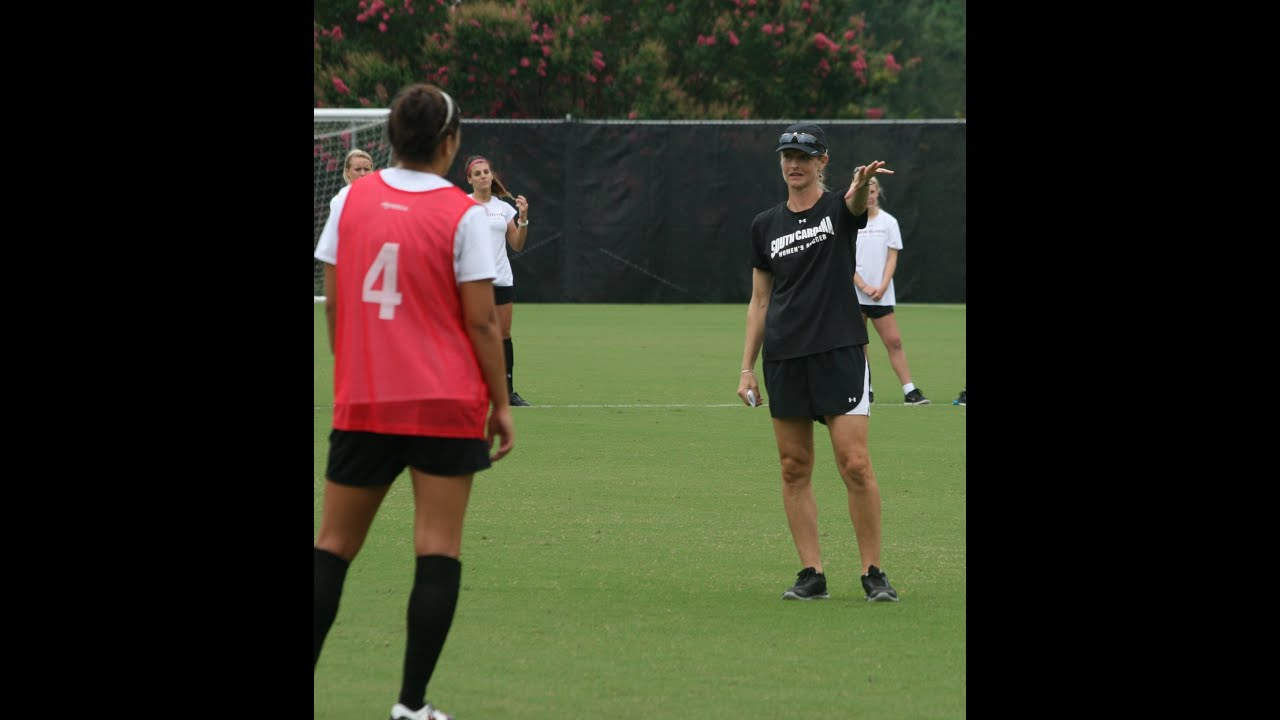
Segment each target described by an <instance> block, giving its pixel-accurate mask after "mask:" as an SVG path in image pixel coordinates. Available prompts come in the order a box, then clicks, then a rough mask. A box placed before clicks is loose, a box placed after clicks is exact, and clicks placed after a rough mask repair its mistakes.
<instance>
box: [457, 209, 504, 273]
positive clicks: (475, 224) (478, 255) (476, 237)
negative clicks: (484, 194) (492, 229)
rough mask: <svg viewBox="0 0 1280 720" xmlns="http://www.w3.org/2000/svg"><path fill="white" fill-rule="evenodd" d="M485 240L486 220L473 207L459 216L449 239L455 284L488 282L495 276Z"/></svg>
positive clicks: (480, 210) (496, 271)
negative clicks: (451, 237) (450, 239)
mask: <svg viewBox="0 0 1280 720" xmlns="http://www.w3.org/2000/svg"><path fill="white" fill-rule="evenodd" d="M491 243H492V241H491V240H490V239H489V217H488V216H487V215H485V212H484V207H483V206H480V205H474V206H472V207H470V208H468V209H467V211H466V212H465V213H463V214H462V220H460V221H458V230H457V232H456V233H455V234H454V236H453V272H454V275H456V276H457V278H458V282H460V283H464V282H470V281H472V280H492V279H494V278H496V277H497V276H498V269H497V267H496V266H495V265H494V262H493V248H492V246H491Z"/></svg>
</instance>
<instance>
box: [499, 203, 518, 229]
mask: <svg viewBox="0 0 1280 720" xmlns="http://www.w3.org/2000/svg"><path fill="white" fill-rule="evenodd" d="M519 214H520V211H518V210H516V209H515V208H513V207H511V204H510V203H507V202H503V203H502V217H503V218H504V219H505V220H506V221H507V222H511V221H512V220H514V219H515V216H516V215H519ZM503 231H504V232H505V231H506V228H505V227H504V228H503Z"/></svg>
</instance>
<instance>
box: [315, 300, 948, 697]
mask: <svg viewBox="0 0 1280 720" xmlns="http://www.w3.org/2000/svg"><path fill="white" fill-rule="evenodd" d="M897 315H898V322H899V325H900V327H901V330H902V335H903V341H904V344H905V347H906V351H907V356H908V359H909V360H910V364H911V370H912V375H913V379H914V381H915V383H916V385H918V386H919V387H920V388H921V389H922V390H923V392H924V393H925V394H926V395H927V396H928V397H929V398H930V399H931V400H932V401H933V404H932V405H928V406H923V407H911V406H905V405H903V404H902V392H901V388H900V387H899V386H898V383H897V381H896V379H895V378H894V377H893V372H892V370H891V369H890V368H889V363H888V357H887V355H886V353H885V350H884V346H883V345H882V344H880V341H879V338H878V336H876V335H875V331H874V330H871V346H870V347H871V352H870V359H871V366H872V378H873V384H874V387H875V390H876V398H877V401H878V402H877V403H876V404H875V405H874V406H873V409H872V414H871V456H872V461H873V463H874V465H875V468H876V474H877V476H878V479H879V482H880V488H881V493H882V496H883V506H884V517H883V525H884V551H883V555H882V558H883V567H884V569H885V571H886V572H887V573H888V575H889V579H890V581H891V582H892V583H893V585H894V587H896V588H897V589H898V592H899V594H900V596H901V602H899V603H896V604H892V603H875V604H872V603H867V602H865V600H864V598H863V593H862V589H861V587H860V586H859V583H858V572H859V569H860V568H859V565H858V558H857V549H856V545H855V540H854V534H853V528H852V526H851V525H850V523H849V516H848V512H847V506H846V501H845V491H844V487H843V484H842V482H841V481H840V478H839V476H838V474H837V473H836V471H835V466H834V461H833V458H832V453H831V449H830V443H829V441H828V437H827V434H826V431H825V428H824V427H823V426H821V425H816V426H815V445H816V449H817V453H816V454H817V464H816V468H815V471H814V486H815V491H816V493H817V498H818V509H819V530H820V533H821V536H822V543H823V547H822V549H823V561H824V564H825V565H826V573H827V580H828V585H829V590H830V593H831V599H830V600H827V601H813V602H808V603H800V602H784V601H782V600H781V599H780V598H781V595H782V592H783V590H785V589H786V588H787V587H788V586H789V585H790V584H791V583H792V582H793V581H794V580H795V574H796V572H798V571H799V570H800V567H799V561H798V558H797V555H796V551H795V547H794V546H793V545H792V542H791V536H790V533H789V532H788V531H787V523H786V517H785V515H784V513H783V509H782V499H781V490H780V483H781V480H780V475H779V469H778V461H777V451H776V446H775V445H774V441H773V434H772V430H771V427H770V421H769V414H768V410H767V409H766V408H748V407H745V406H744V405H742V403H741V401H740V400H738V398H737V395H736V394H735V391H736V390H737V385H738V375H739V373H738V371H739V369H740V365H739V363H740V360H741V356H742V341H743V326H744V322H745V318H746V306H745V304H743V305H551V304H547V305H541V304H526V305H522V304H519V303H517V304H516V310H515V321H514V333H513V335H514V338H515V348H516V367H515V381H516V389H517V390H519V391H520V394H521V395H522V396H524V397H525V399H527V400H529V401H530V402H531V403H533V404H534V407H529V408H515V409H514V410H513V414H514V416H515V421H516V448H515V450H514V451H513V453H512V454H511V455H510V456H508V457H507V458H505V459H503V460H501V461H499V462H498V463H496V464H495V465H494V467H493V468H492V469H490V470H487V471H484V472H482V473H479V474H478V475H477V477H476V484H475V487H474V490H473V492H472V499H471V505H470V508H469V510H468V514H467V524H466V530H465V537H464V539H463V552H462V563H463V573H462V590H461V594H460V597H459V601H458V610H457V615H456V616H455V619H454V623H453V629H452V631H451V633H450V635H449V639H448V642H447V643H446V645H445V648H444V653H443V655H442V656H441V659H440V664H439V666H438V667H437V669H436V672H435V676H434V677H433V678H432V681H431V684H430V686H429V687H428V693H427V695H428V698H429V699H431V701H432V702H434V703H436V704H437V705H438V706H440V707H441V708H442V709H444V710H445V711H447V712H449V713H451V714H455V715H456V716H458V717H459V718H460V720H502V719H506V718H513V719H517V718H518V719H520V720H541V719H551V718H555V719H557V720H563V719H565V718H572V719H574V720H579V719H597V718H598V719H605V718H608V719H611V720H612V719H616V720H623V719H627V718H635V719H640V718H645V719H647V718H651V717H655V716H663V717H671V718H742V717H769V716H784V715H795V716H805V715H812V716H817V717H830V718H878V717H895V718H913V719H916V718H963V717H964V716H965V698H966V674H965V651H966V635H965V574H966V572H965V570H966V564H965V533H966V524H965V485H966V475H965V439H966V411H967V408H965V407H958V406H953V405H952V404H951V400H952V399H954V398H955V396H956V394H957V393H958V392H959V391H960V389H961V388H963V387H964V386H965V383H966V374H965V334H966V325H965V322H966V321H965V307H964V306H963V305H899V306H898V308H897ZM332 366H333V364H332V356H331V355H330V354H329V350H328V340H327V336H326V333H325V327H324V314H323V309H322V306H320V305H316V306H315V364H314V375H315V445H314V459H313V473H312V477H313V514H314V521H313V530H314V528H316V527H318V526H319V522H320V507H321V498H322V492H323V485H324V469H325V459H326V455H327V452H328V433H329V429H330V420H331V413H332V409H331V404H332V397H333V393H332ZM759 367H760V363H759V362H757V368H759ZM412 520H413V512H412V492H411V487H410V485H409V483H408V482H407V474H405V475H402V476H401V478H400V479H399V480H397V482H396V484H395V485H394V486H393V487H392V490H391V492H390V493H389V494H388V496H387V499H386V502H385V503H384V505H383V509H382V512H381V513H380V514H379V517H378V519H377V520H376V521H375V522H374V525H373V529H372V530H371V531H370V535H369V539H368V542H367V543H366V544H365V546H364V549H363V551H362V552H361V554H360V555H359V556H358V557H357V558H356V560H355V562H354V563H353V564H352V566H351V569H350V571H349V573H348V576H347V582H346V586H345V591H344V593H343V597H342V603H341V606H340V609H339V611H338V618H337V621H336V622H335V623H334V626H333V629H332V630H331V631H330V633H329V637H328V640H327V641H326V643H325V648H324V652H323V654H322V655H321V657H320V662H319V665H318V667H317V669H316V671H315V675H314V685H313V687H314V690H313V701H314V717H315V718H316V719H317V720H320V719H322V718H323V719H326V720H328V719H335V720H336V719H341V720H352V719H354V718H378V717H385V714H386V713H387V711H388V710H389V709H390V708H391V705H392V704H393V703H394V702H395V701H396V696H397V694H398V691H399V686H400V672H401V661H402V659H403V652H404V632H405V627H404V626H405V607H406V602H407V599H408V591H409V587H410V585H411V582H412V576H413V543H412V534H411V527H412ZM313 538H314V535H313Z"/></svg>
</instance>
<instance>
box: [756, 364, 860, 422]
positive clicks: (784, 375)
mask: <svg viewBox="0 0 1280 720" xmlns="http://www.w3.org/2000/svg"><path fill="white" fill-rule="evenodd" d="M865 347H866V346H864V345H849V346H847V347H842V348H836V349H835V350H828V351H827V352H823V353H818V354H817V355H806V356H804V357H798V358H791V359H790V360H779V361H777V362H765V364H764V386H765V391H766V392H768V393H769V395H768V398H769V415H770V416H772V417H776V418H787V417H809V418H813V419H814V420H817V421H819V422H822V423H826V419H825V416H827V415H844V414H845V413H847V412H849V411H850V410H852V409H854V408H855V407H857V406H858V404H859V403H861V402H862V396H863V395H864V394H865V393H866V392H867V388H868V386H869V385H870V380H871V378H870V376H869V375H870V370H869V369H868V368H867V359H866V356H865V355H864V354H863V349H864V348H865Z"/></svg>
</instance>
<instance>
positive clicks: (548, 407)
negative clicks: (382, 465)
mask: <svg viewBox="0 0 1280 720" xmlns="http://www.w3.org/2000/svg"><path fill="white" fill-rule="evenodd" d="M932 405H948V406H949V405H951V403H950V402H945V403H931V404H930V405H907V404H905V403H875V404H874V405H872V408H882V407H885V408H889V407H931V406H932ZM735 407H737V408H744V409H747V410H750V409H751V408H749V407H747V405H746V404H745V403H741V402H736V403H718V404H713V405H694V404H691V403H689V404H679V403H669V404H660V403H658V404H617V403H601V404H573V405H530V406H529V407H528V408H527V409H529V410H560V409H564V408H575V409H601V408H636V409H642V410H649V409H662V408H735ZM760 407H768V404H767V403H766V404H765V405H761V406H760ZM315 409H316V410H332V409H333V406H332V405H316V406H315ZM524 410H525V408H521V409H519V410H516V409H515V408H512V411H514V412H523V411H524Z"/></svg>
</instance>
